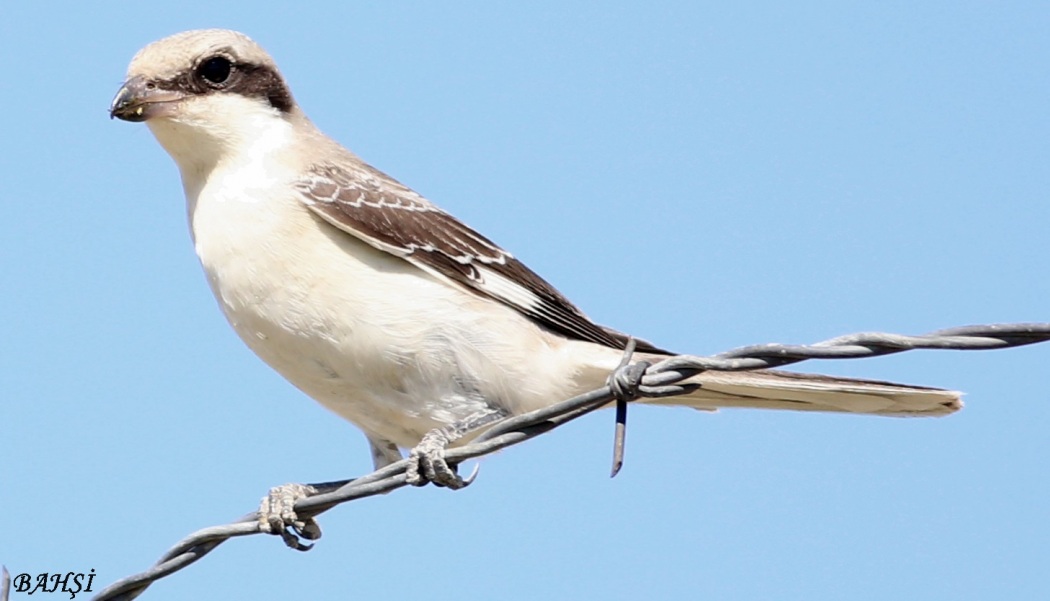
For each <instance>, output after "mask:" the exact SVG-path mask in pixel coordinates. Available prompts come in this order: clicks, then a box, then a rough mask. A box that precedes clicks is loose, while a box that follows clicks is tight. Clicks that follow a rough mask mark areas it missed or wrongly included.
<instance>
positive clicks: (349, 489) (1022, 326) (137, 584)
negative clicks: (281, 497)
mask: <svg viewBox="0 0 1050 601" xmlns="http://www.w3.org/2000/svg"><path fill="white" fill-rule="evenodd" d="M1047 340H1050V323H1012V324H992V325H971V326H962V327H956V328H948V329H944V330H937V331H935V332H930V333H928V334H923V335H919V336H909V335H903V334H888V333H883V332H863V333H858V334H849V335H846V336H839V337H836V338H831V339H829V340H824V341H822V342H817V343H815V344H810V345H795V344H756V345H750V346H743V347H739V348H736V349H733V350H730V351H726V352H724V353H719V354H717V355H712V356H707V357H701V356H694V355H676V356H674V357H669V358H667V359H665V360H663V361H660V362H658V363H655V364H653V365H651V366H650V367H649V368H648V369H646V370H645V374H644V375H643V376H642V378H641V382H640V384H639V385H638V386H636V387H635V388H636V392H635V393H636V394H637V395H638V396H640V397H650V398H652V397H662V396H674V395H677V394H684V393H686V392H689V391H690V390H692V389H693V386H692V385H690V384H683V383H682V381H683V380H685V379H687V378H689V377H691V376H693V375H695V374H697V373H700V372H702V371H707V370H721V371H744V370H752V369H765V368H771V367H781V366H784V365H790V364H793V363H799V362H801V361H807V360H810V359H861V358H865V357H876V356H880V355H891V354H895V353H901V352H904V351H911V350H918V349H940V350H992V349H1001V348H1014V347H1019V346H1025V345H1029V344H1035V343H1038V342H1046V341H1047ZM617 391H618V384H617V383H616V382H614V381H610V383H609V384H608V385H606V386H605V387H603V388H600V389H597V390H593V391H591V392H588V393H585V394H581V395H579V396H576V397H573V398H571V399H568V400H566V401H562V402H560V403H557V404H554V405H551V406H549V407H545V408H543V409H540V410H538V411H533V412H531V413H527V414H524V415H519V416H515V417H511V418H508V419H505V420H503V421H501V422H499V423H497V424H495V425H493V426H492V427H490V428H488V429H487V430H486V431H484V432H483V433H482V434H481V435H480V436H478V437H476V438H475V439H474V440H473V441H472V442H471V443H469V444H466V445H464V446H462V447H457V448H454V449H449V450H448V451H447V452H446V455H445V457H446V460H447V461H448V462H449V464H451V465H455V464H458V463H461V462H463V461H466V460H468V459H474V458H477V457H481V456H483V455H488V454H489V453H493V452H495V451H498V450H500V449H504V448H507V447H509V446H512V445H516V444H518V443H521V442H524V441H526V440H528V439H530V438H534V437H536V436H539V435H541V434H544V433H546V432H549V431H551V430H553V429H555V428H557V427H559V426H561V425H563V424H565V423H567V422H570V421H572V420H574V419H577V418H579V417H582V416H584V415H586V414H588V413H590V412H592V411H594V410H596V409H599V408H601V407H603V406H606V405H607V404H609V403H610V402H612V401H614V400H616V399H617V394H618V392H617ZM408 463H409V462H408V460H407V459H404V460H401V461H398V462H396V463H393V464H391V465H388V466H386V467H384V468H381V469H378V470H376V471H374V472H372V473H371V474H368V475H365V476H361V477H359V478H354V479H352V480H344V481H339V482H328V483H323V484H317V485H314V486H316V487H317V488H319V489H321V490H325V491H328V490H330V491H331V492H324V493H322V494H317V495H314V496H311V497H309V498H306V499H302V500H300V501H298V502H296V504H295V511H296V512H297V513H298V514H299V515H300V516H303V517H312V516H317V515H319V514H321V513H323V512H325V511H328V510H329V509H331V508H333V507H336V506H337V505H341V504H343V503H346V502H349V501H353V500H355V499H361V498H364V497H370V496H374V495H379V494H384V493H387V492H390V491H392V490H395V489H398V488H401V487H403V486H407V485H408V483H407V481H406V477H405V472H406V470H407V468H408ZM260 533H262V530H261V529H260V526H259V523H258V514H257V513H256V512H252V513H249V514H247V515H245V516H244V517H242V518H240V519H239V520H237V521H235V522H233V523H231V524H226V525H222V526H212V527H210V528H203V529H201V530H198V531H196V532H194V533H193V534H190V535H189V536H187V537H186V538H184V539H182V540H181V541H179V542H178V543H176V544H175V546H173V547H172V548H171V549H169V550H168V551H167V552H166V553H165V554H164V555H163V556H162V557H161V558H160V559H159V560H157V562H156V563H155V564H154V565H153V566H152V567H150V568H149V569H147V570H145V571H143V572H141V573H139V574H135V575H133V576H128V577H127V578H123V579H121V580H119V581H117V582H115V583H113V584H111V585H110V586H108V587H106V588H105V589H104V590H102V591H100V592H99V594H98V595H96V596H95V597H93V599H94V601H128V600H130V599H135V598H136V597H138V596H139V595H141V594H142V593H143V592H144V591H145V590H146V589H147V588H149V586H150V585H151V584H153V583H154V582H156V581H157V580H159V579H161V578H164V577H165V576H168V575H170V574H173V573H175V572H177V571H179V570H181V569H183V568H185V567H186V566H189V565H190V564H192V563H194V562H196V561H197V560H199V559H200V558H202V557H204V556H205V555H207V554H208V553H210V552H211V551H212V550H213V549H215V548H216V547H218V546H219V545H220V544H222V543H224V542H226V541H227V540H229V539H231V538H234V537H238V536H247V535H251V534H260Z"/></svg>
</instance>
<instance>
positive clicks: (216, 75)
mask: <svg viewBox="0 0 1050 601" xmlns="http://www.w3.org/2000/svg"><path fill="white" fill-rule="evenodd" d="M232 71H233V63H231V62H230V59H228V58H226V57H225V56H213V57H211V58H209V59H208V60H206V61H204V62H203V63H201V64H200V66H199V67H197V76H198V77H201V78H202V79H204V81H206V82H208V83H209V84H211V85H215V86H218V85H222V84H224V83H226V80H227V79H229V78H230V73H231V72H232Z"/></svg>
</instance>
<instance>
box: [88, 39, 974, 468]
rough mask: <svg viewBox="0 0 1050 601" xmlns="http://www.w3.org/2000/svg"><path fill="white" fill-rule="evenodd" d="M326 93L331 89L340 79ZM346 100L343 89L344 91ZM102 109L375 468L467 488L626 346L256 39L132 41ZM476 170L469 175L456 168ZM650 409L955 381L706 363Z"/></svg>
mask: <svg viewBox="0 0 1050 601" xmlns="http://www.w3.org/2000/svg"><path fill="white" fill-rule="evenodd" d="M333 87H334V86H333ZM345 93H346V94H347V95H349V93H350V90H346V92H345ZM109 113H110V117H111V118H118V119H121V120H124V121H130V122H144V123H145V124H146V126H147V127H148V128H149V129H150V131H151V132H152V133H153V135H154V137H155V138H156V139H157V141H158V142H159V143H160V145H161V146H162V147H163V149H164V150H165V151H167V153H168V154H169V155H170V156H171V158H172V159H173V160H174V161H175V163H176V165H177V166H178V169H179V172H180V175H181V179H182V187H183V191H184V195H185V200H186V206H187V212H188V216H189V225H190V233H191V237H192V240H193V245H194V249H195V251H196V254H197V256H198V258H199V259H200V263H201V266H202V267H203V271H204V274H205V276H206V278H207V281H208V284H209V286H210V288H211V290H212V292H213V293H214V295H215V298H216V300H217V301H218V304H219V307H220V308H221V310H222V313H223V314H224V315H225V317H226V319H227V320H228V322H229V324H230V325H231V326H232V328H233V330H234V331H235V332H236V333H237V335H238V336H239V337H240V339H241V340H242V341H243V342H244V343H245V344H246V345H247V346H248V347H249V348H250V349H251V350H252V351H253V352H254V353H255V354H256V355H258V356H259V357H260V358H261V359H262V360H263V361H264V362H265V363H267V364H268V365H269V366H270V367H272V368H273V369H274V370H276V371H277V372H279V373H280V374H281V375H282V376H283V377H284V378H286V379H287V380H288V381H289V382H290V383H292V384H293V385H294V386H295V387H297V388H298V389H299V390H301V391H302V392H303V393H305V394H306V395H307V396H309V397H311V398H313V399H314V400H316V401H317V402H319V403H320V404H321V405H323V406H324V407H326V408H328V409H329V410H331V411H332V412H334V413H336V414H337V415H339V416H341V417H343V418H345V419H347V420H349V421H350V422H352V423H353V424H355V425H356V426H357V427H358V428H360V429H361V430H362V431H363V432H364V434H365V436H366V437H367V439H368V442H369V445H370V448H371V452H372V459H373V463H374V465H375V466H376V467H377V468H379V467H382V466H385V465H389V464H390V463H392V462H395V461H400V460H402V459H403V456H402V455H401V449H407V450H408V451H409V458H410V459H411V461H410V464H409V468H408V478H409V481H410V482H411V483H412V484H417V485H422V484H426V483H427V482H432V483H434V484H437V485H440V486H445V487H449V488H460V487H462V486H464V485H465V484H466V483H467V480H465V479H463V478H462V477H460V476H459V475H458V473H457V472H456V469H455V467H454V466H449V465H448V463H447V462H446V461H445V459H444V454H445V450H446V449H447V448H448V447H449V446H450V445H456V444H462V443H464V442H466V441H469V440H470V439H471V438H472V437H473V436H475V435H476V434H477V433H478V432H479V431H481V430H482V429H484V428H485V427H487V426H489V425H491V424H494V423H496V422H498V421H500V420H502V419H505V418H508V417H511V416H516V415H521V414H523V413H526V412H529V411H532V410H536V409H539V408H543V407H547V406H549V405H552V404H554V403H557V402H559V401H562V400H564V399H567V398H570V397H573V396H574V395H577V394H581V393H583V392H586V391H590V390H593V389H596V388H600V387H602V386H603V385H605V383H606V381H607V378H608V376H609V374H610V372H612V371H613V370H614V369H616V367H617V365H618V364H619V363H620V361H621V357H622V355H623V352H624V349H625V347H626V346H627V345H628V344H629V341H631V340H637V342H636V343H635V344H636V352H637V356H638V357H641V358H643V359H647V360H650V361H658V360H660V359H663V358H666V357H668V356H671V355H672V353H670V352H668V351H665V350H663V349H661V348H659V347H657V346H655V345H653V344H651V343H649V342H646V341H644V340H640V339H632V338H631V337H629V336H627V335H625V334H623V333H621V332H618V331H616V330H613V329H611V328H607V327H604V326H601V325H598V324H596V323H595V322H593V321H592V320H590V319H589V318H588V317H587V316H586V315H585V314H584V313H583V312H582V311H581V310H580V309H579V308H577V307H576V305H574V304H573V303H572V302H571V301H569V300H568V299H567V298H566V297H565V296H564V295H562V294H561V293H560V292H559V291H558V290H557V289H555V288H554V287H553V286H552V285H551V284H549V283H548V282H547V281H546V280H544V279H543V278H541V277H540V276H539V275H537V274H536V273H535V272H533V271H532V270H530V269H529V268H528V267H526V266H525V265H524V264H523V263H522V262H521V261H519V260H518V259H516V258H515V257H514V255H512V254H510V253H509V252H507V251H506V250H504V249H503V248H501V247H500V246H498V245H496V244H495V243H494V242H492V241H491V240H489V239H488V238H487V237H485V236H484V235H482V234H481V233H479V232H477V231H475V230H474V229H471V228H470V227H468V226H467V225H465V224H464V223H463V222H462V221H460V220H458V219H456V218H455V217H453V216H452V215H451V214H449V213H447V212H445V211H444V210H442V209H441V208H439V207H438V206H437V205H435V204H434V203H432V202H430V201H429V200H427V199H426V198H424V197H423V196H421V195H420V194H418V193H416V192H415V191H413V190H412V189H411V188H409V187H407V186H405V185H404V184H402V183H400V182H399V181H397V180H396V179H394V178H392V177H391V176H389V175H387V174H386V173H384V172H382V171H379V170H378V169H376V168H374V167H372V166H371V165H369V164H367V163H366V162H364V161H363V160H362V159H360V158H359V157H358V156H357V155H356V154H354V153H353V152H351V151H350V150H348V149H346V148H345V147H343V146H342V145H340V144H339V143H338V142H336V141H335V140H333V139H332V138H330V137H328V136H327V135H325V134H324V133H322V132H321V131H320V130H319V129H318V128H317V127H316V126H315V125H314V124H313V122H311V121H310V119H308V118H307V116H306V114H305V113H304V112H303V110H302V109H301V108H300V106H299V104H298V103H297V102H296V100H295V99H294V97H293V95H292V92H291V90H290V88H289V86H288V83H287V82H286V80H285V78H284V76H283V75H282V74H281V72H280V71H279V70H278V68H277V64H276V62H275V61H274V59H273V58H271V56H270V55H269V54H268V53H267V52H266V51H265V50H264V49H263V48H262V47H261V46H260V45H259V44H257V43H256V42H255V41H253V40H252V39H251V38H249V37H248V36H247V35H245V34H242V33H239V32H235V31H230V30H224V29H205V30H194V31H186V32H182V33H178V34H175V35H172V36H169V37H166V38H164V39H161V40H159V41H156V42H153V43H151V44H149V45H147V46H146V47H144V48H143V49H141V50H140V51H139V52H138V53H137V54H135V56H134V58H133V59H132V60H131V63H130V65H129V67H128V69H127V73H126V78H125V81H124V83H123V85H122V86H121V87H120V89H119V91H118V92H117V94H116V97H115V98H114V99H113V101H112V103H111V105H110V109H109ZM464 176H468V174H464ZM690 382H691V383H692V384H693V388H694V390H693V391H692V392H690V393H688V394H684V395H679V396H674V397H668V398H660V399H642V400H641V402H652V403H656V404H660V405H673V406H685V407H692V408H695V409H701V410H714V409H718V408H723V407H727V408H728V407H749V408H760V409H788V410H799V411H825V412H841V413H854V414H874V415H887V416H943V415H947V414H950V413H952V412H954V411H956V410H958V409H960V408H961V406H962V403H961V401H960V393H958V392H955V391H950V390H943V389H937V388H928V387H924V386H909V385H902V384H895V383H890V382H880V381H873V380H860V379H851V378H841V377H833V376H823V375H816V374H800V373H792V372H783V371H774V370H756V371H748V372H726V371H707V372H703V373H700V374H698V375H696V376H693V377H692V379H691V380H690Z"/></svg>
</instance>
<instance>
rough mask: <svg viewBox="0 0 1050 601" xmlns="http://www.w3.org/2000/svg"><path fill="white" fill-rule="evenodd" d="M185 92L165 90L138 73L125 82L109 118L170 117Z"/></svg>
mask: <svg viewBox="0 0 1050 601" xmlns="http://www.w3.org/2000/svg"><path fill="white" fill-rule="evenodd" d="M184 97H185V94H183V93H181V92H176V91H172V90H163V89H161V88H159V87H157V85H156V84H155V83H153V82H151V81H148V80H147V79H146V78H144V77H142V76H139V75H136V76H135V77H132V78H131V79H129V80H127V81H126V82H124V85H123V86H121V88H120V90H119V91H118V92H117V95H116V97H115V98H113V102H112V103H111V104H110V105H109V118H110V119H112V118H114V117H116V118H117V119H122V120H124V121H134V122H140V121H146V120H148V119H153V118H154V117H170V116H171V115H172V112H173V110H174V108H175V106H176V105H177V104H178V101H180V100H182V99H183V98H184Z"/></svg>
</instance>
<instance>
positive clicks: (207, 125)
mask: <svg viewBox="0 0 1050 601" xmlns="http://www.w3.org/2000/svg"><path fill="white" fill-rule="evenodd" d="M109 113H110V116H111V117H116V118H118V119H122V120H124V121H134V122H140V121H144V122H146V124H147V125H148V126H149V127H150V129H151V130H152V131H153V134H154V135H155V136H156V137H157V139H158V140H159V141H160V143H161V144H162V145H163V146H164V148H165V150H167V151H168V153H169V154H171V155H172V157H173V158H174V159H175V161H176V162H177V163H179V166H180V167H182V168H185V167H187V166H190V165H196V166H199V167H205V165H206V164H209V163H210V164H212V165H214V164H215V163H216V162H218V161H220V160H222V158H223V157H224V155H228V154H230V153H231V152H236V151H237V150H239V149H243V148H245V147H246V146H248V145H251V144H252V143H254V142H256V141H258V139H259V138H260V136H266V135H271V134H272V133H273V131H274V130H275V129H282V128H286V126H287V124H288V123H289V122H290V121H291V120H292V119H293V118H297V117H299V116H300V113H299V109H298V108H297V107H296V104H295V100H294V99H293V98H292V94H291V92H290V91H289V89H288V85H287V84H286V83H285V81H284V78H283V77H282V76H281V74H280V72H279V71H278V70H277V65H276V64H275V63H274V61H273V59H272V58H270V56H269V55H268V54H267V53H266V51H265V50H263V49H262V47H260V46H259V45H258V44H256V43H255V42H254V41H252V39H251V38H249V37H248V36H246V35H244V34H242V33H238V32H235V31H229V30H224V29H205V30H197V31H187V32H183V33H179V34H176V35H173V36H170V37H167V38H164V39H162V40H159V41H157V42H153V43H152V44H150V45H148V46H146V47H145V48H143V49H142V50H140V51H139V53H138V54H136V55H135V57H134V58H133V59H132V60H131V64H130V66H129V67H128V72H127V79H126V81H125V82H124V85H123V86H121V88H120V90H119V91H118V92H117V95H116V97H115V98H114V99H113V102H112V104H111V105H110V109H109Z"/></svg>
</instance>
